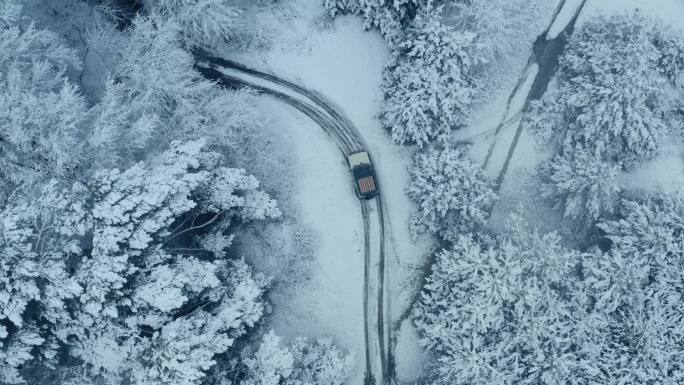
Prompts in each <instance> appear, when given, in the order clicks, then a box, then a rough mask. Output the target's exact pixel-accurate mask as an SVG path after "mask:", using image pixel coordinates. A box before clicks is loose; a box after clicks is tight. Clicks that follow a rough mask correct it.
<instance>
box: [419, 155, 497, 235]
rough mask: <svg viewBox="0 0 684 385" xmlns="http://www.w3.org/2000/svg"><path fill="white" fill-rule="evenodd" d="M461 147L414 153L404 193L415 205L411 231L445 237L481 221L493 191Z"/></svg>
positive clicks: (483, 219) (490, 183)
mask: <svg viewBox="0 0 684 385" xmlns="http://www.w3.org/2000/svg"><path fill="white" fill-rule="evenodd" d="M466 149H467V147H465V146H460V147H455V148H449V147H447V148H445V149H443V150H437V149H429V150H427V151H425V152H421V153H417V154H416V155H415V158H414V164H413V168H412V169H411V184H410V186H409V189H408V194H409V196H410V197H411V199H413V200H414V201H415V202H416V203H417V204H418V213H416V214H415V215H413V216H412V218H411V230H412V232H414V234H416V233H422V232H429V233H432V234H437V235H439V236H440V237H442V238H444V239H447V240H455V239H457V238H458V235H459V234H465V233H469V232H472V231H474V230H476V229H477V228H478V227H481V226H483V225H484V224H485V222H486V220H487V216H488V210H489V209H490V208H491V206H492V204H493V203H494V200H495V199H496V194H495V193H494V191H493V189H492V187H493V184H492V182H491V181H490V180H489V179H488V178H487V177H486V176H485V175H484V172H483V170H482V169H481V168H480V167H479V166H478V165H476V164H474V163H473V162H472V161H470V160H469V159H468V158H467V156H466Z"/></svg>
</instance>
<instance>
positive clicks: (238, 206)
mask: <svg viewBox="0 0 684 385" xmlns="http://www.w3.org/2000/svg"><path fill="white" fill-rule="evenodd" d="M203 147H204V142H203V141H196V142H188V143H177V142H174V143H172V145H171V148H170V149H169V150H167V151H166V152H165V153H164V154H162V155H161V156H160V157H158V158H157V159H155V160H153V161H151V162H149V163H139V164H137V165H134V166H132V167H131V168H129V169H128V170H125V171H123V172H120V171H117V170H108V171H102V172H100V173H98V174H97V175H96V176H95V181H94V183H93V184H92V186H91V191H92V194H93V197H92V202H93V203H92V227H91V228H90V229H89V233H90V234H92V239H90V240H89V241H88V243H89V244H91V245H92V246H91V248H90V250H89V254H88V255H86V256H83V258H82V260H81V261H80V263H79V265H78V269H77V271H76V272H75V278H76V279H77V282H78V283H79V285H80V286H81V287H82V288H83V292H82V293H81V294H80V295H79V296H78V300H77V301H74V303H72V304H71V307H70V309H71V311H70V314H71V315H72V317H71V318H69V319H66V320H59V321H60V322H58V326H57V329H56V331H55V333H56V335H57V337H58V338H59V340H60V341H61V342H62V343H64V344H66V345H68V346H69V353H70V354H71V355H73V356H74V357H77V358H79V359H80V360H82V361H83V362H84V363H85V364H86V365H88V367H90V368H91V370H92V371H93V372H94V373H101V374H103V375H108V376H114V377H118V378H121V379H123V378H132V379H135V381H137V382H138V383H150V384H151V383H155V384H160V383H164V384H167V383H168V384H177V383H183V384H197V383H200V382H201V379H202V378H203V377H204V375H205V372H206V370H207V369H208V368H210V367H211V366H212V365H213V364H214V363H215V362H214V360H213V357H214V356H215V355H216V354H219V353H223V352H225V351H226V350H227V349H228V348H229V347H230V346H232V344H233V341H234V339H235V338H237V337H238V336H240V335H242V334H244V333H245V331H246V329H247V328H249V327H252V326H254V324H255V323H256V322H257V321H258V320H259V319H260V318H261V316H262V315H263V313H264V312H265V306H266V305H265V304H264V301H263V299H262V293H263V291H264V288H265V287H266V286H267V284H268V280H267V279H265V278H264V277H263V276H262V275H260V274H255V273H253V272H252V271H251V269H250V268H249V267H248V266H247V265H246V264H244V262H242V261H239V260H238V261H226V260H225V259H224V253H223V250H222V249H223V248H225V247H226V246H228V245H229V242H227V243H224V245H223V247H222V248H214V250H211V251H210V250H205V249H203V248H202V245H203V244H204V242H203V239H204V238H205V236H206V234H211V233H212V231H211V229H216V230H219V231H222V232H223V231H226V230H227V229H228V228H229V227H230V226H231V223H232V222H233V221H249V220H252V219H264V218H273V217H277V216H279V215H280V212H279V210H278V209H277V207H276V206H275V202H274V201H273V200H271V199H270V198H269V197H268V196H267V195H266V194H265V193H263V192H261V191H259V190H258V182H257V181H256V179H255V178H254V177H252V176H249V175H246V174H245V172H244V170H237V169H230V168H226V167H223V166H222V165H221V164H220V162H219V160H220V159H221V157H220V156H219V154H217V153H212V152H207V151H205V150H204V149H203ZM228 239H230V237H228ZM217 251H218V254H217Z"/></svg>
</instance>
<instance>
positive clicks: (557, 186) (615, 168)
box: [539, 149, 622, 220]
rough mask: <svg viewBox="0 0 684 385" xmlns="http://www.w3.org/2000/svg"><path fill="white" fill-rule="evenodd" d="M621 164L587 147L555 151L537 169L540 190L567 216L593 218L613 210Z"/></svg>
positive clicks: (616, 200) (618, 186)
mask: <svg viewBox="0 0 684 385" xmlns="http://www.w3.org/2000/svg"><path fill="white" fill-rule="evenodd" d="M619 172H620V165H615V164H611V163H609V162H605V161H601V160H600V159H599V158H597V157H596V156H593V155H591V154H590V153H589V152H588V151H583V150H579V149H578V150H577V151H576V152H575V153H574V154H572V155H568V154H560V155H556V156H555V157H554V158H553V160H551V161H550V162H548V163H547V164H545V165H543V166H542V167H541V169H540V170H539V173H540V176H541V178H542V188H541V194H542V196H543V197H545V198H548V199H550V200H551V201H553V202H554V203H555V205H556V206H557V207H558V208H560V209H562V210H563V213H564V215H565V216H566V217H568V218H575V219H576V218H581V219H589V220H596V219H598V218H599V217H600V216H601V215H603V214H609V213H612V212H613V210H614V209H615V206H616V204H617V203H618V200H619V193H620V191H621V190H622V188H621V186H620V183H619V180H618V176H619Z"/></svg>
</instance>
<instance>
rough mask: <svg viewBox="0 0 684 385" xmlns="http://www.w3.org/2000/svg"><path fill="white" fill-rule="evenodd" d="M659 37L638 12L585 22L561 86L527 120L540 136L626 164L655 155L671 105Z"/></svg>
mask: <svg viewBox="0 0 684 385" xmlns="http://www.w3.org/2000/svg"><path fill="white" fill-rule="evenodd" d="M657 36H658V35H657V33H656V30H655V28H654V24H653V21H651V20H649V19H646V18H644V17H641V16H638V15H636V16H611V17H605V16H599V17H595V18H592V19H589V20H587V22H585V23H583V24H582V26H581V27H580V28H579V29H578V31H577V32H576V33H575V34H574V35H573V36H572V38H571V39H570V41H569V42H568V46H567V48H566V51H565V53H564V54H563V56H562V57H561V59H560V69H559V81H558V88H557V89H555V90H553V91H552V92H550V93H547V95H546V96H545V98H544V99H543V100H542V101H541V102H540V103H537V104H535V105H534V107H533V112H532V114H531V117H530V118H527V119H526V122H527V125H528V126H529V127H530V128H531V129H532V130H533V131H535V132H536V133H537V135H538V136H539V138H540V140H541V141H542V142H545V143H551V144H553V145H555V146H557V147H558V148H561V147H562V148H563V150H564V151H572V150H571V148H574V147H577V148H581V149H584V150H588V151H590V152H592V153H594V154H596V155H597V156H599V157H600V158H601V159H603V160H605V161H608V162H611V163H622V164H623V165H624V166H625V167H630V166H632V165H634V164H637V163H639V162H641V161H643V160H646V159H650V158H652V157H654V156H655V155H656V154H657V153H658V150H659V148H660V141H661V140H662V138H663V137H664V136H665V135H666V134H667V133H668V126H669V123H670V122H671V119H672V106H673V99H672V94H671V93H669V92H667V90H666V87H665V84H666V81H667V80H666V78H665V77H663V76H662V75H661V69H659V65H660V62H661V60H662V59H661V58H662V55H661V52H660V51H659V50H658V44H657V40H656V39H657Z"/></svg>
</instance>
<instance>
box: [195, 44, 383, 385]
mask: <svg viewBox="0 0 684 385" xmlns="http://www.w3.org/2000/svg"><path fill="white" fill-rule="evenodd" d="M195 67H196V68H197V70H198V71H199V72H200V73H202V74H203V75H204V76H205V77H206V78H208V79H211V80H214V81H216V82H218V83H219V84H221V85H222V86H224V87H231V88H240V87H249V88H251V89H253V90H256V91H258V92H260V93H263V94H265V95H268V96H271V97H273V98H276V99H278V100H280V101H282V102H284V103H286V104H288V105H290V106H292V107H294V108H295V109H297V110H299V111H300V112H302V113H303V114H305V115H306V116H308V117H309V118H311V119H312V120H313V121H314V122H316V124H317V125H318V126H320V127H321V128H322V129H323V130H324V131H325V132H326V133H327V134H328V135H330V137H332V139H333V140H334V141H335V144H336V145H337V148H338V149H339V150H340V153H341V155H342V156H343V157H344V161H345V163H346V162H347V155H349V154H350V153H352V152H354V151H357V150H362V149H365V148H366V146H365V143H364V140H363V137H362V136H361V135H360V133H359V131H358V130H357V129H356V127H355V126H354V124H353V123H351V121H350V120H349V119H348V118H347V117H345V115H344V113H342V112H341V110H340V109H339V108H338V107H336V106H335V105H334V104H333V103H332V102H330V101H329V100H327V99H326V98H325V97H324V96H322V95H320V94H319V93H317V92H315V91H313V90H310V89H307V88H305V87H302V86H300V85H298V84H296V83H293V82H290V81H288V80H285V79H282V78H279V77H277V76H275V75H273V74H269V73H266V72H263V71H259V70H256V69H253V68H250V67H248V66H245V65H243V64H240V63H236V62H233V61H230V60H226V59H222V58H219V57H213V56H209V55H208V54H206V53H203V52H197V53H195ZM376 176H377V178H378V185H379V186H380V187H382V178H381V176H380V175H377V168H376ZM350 180H351V176H350ZM349 191H350V193H351V192H352V190H351V189H350V190H349ZM359 202H360V205H361V213H362V217H363V227H364V229H363V230H364V288H363V309H364V311H363V313H364V340H365V366H366V368H365V383H366V384H367V385H370V384H376V385H384V384H390V383H394V382H395V381H393V378H394V375H393V372H394V370H393V368H391V367H390V366H391V364H392V363H393V362H394V359H393V357H392V349H391V348H390V341H392V340H393V339H392V336H391V335H390V333H392V329H391V328H390V325H391V322H390V320H389V317H388V314H389V311H388V305H387V304H388V302H387V301H385V296H386V295H387V289H386V287H385V281H386V280H385V276H386V271H385V270H386V268H387V265H386V264H385V215H386V213H385V212H384V208H383V204H382V202H383V196H382V188H380V194H379V195H378V196H377V197H376V198H375V199H374V200H371V201H365V200H363V201H359ZM388 364H390V365H388Z"/></svg>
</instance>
